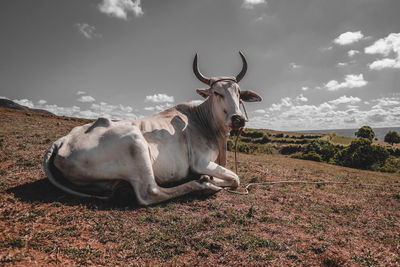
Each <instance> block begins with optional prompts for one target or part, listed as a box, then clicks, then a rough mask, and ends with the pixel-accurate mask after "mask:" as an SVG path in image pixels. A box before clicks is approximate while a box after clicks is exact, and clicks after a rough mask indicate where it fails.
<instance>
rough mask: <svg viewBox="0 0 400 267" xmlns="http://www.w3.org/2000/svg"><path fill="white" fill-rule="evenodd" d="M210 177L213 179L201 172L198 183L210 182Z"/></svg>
mask: <svg viewBox="0 0 400 267" xmlns="http://www.w3.org/2000/svg"><path fill="white" fill-rule="evenodd" d="M212 179H213V177H212V176H209V175H206V174H203V175H201V176H200V179H199V182H200V183H206V182H210V181H211V180H212Z"/></svg>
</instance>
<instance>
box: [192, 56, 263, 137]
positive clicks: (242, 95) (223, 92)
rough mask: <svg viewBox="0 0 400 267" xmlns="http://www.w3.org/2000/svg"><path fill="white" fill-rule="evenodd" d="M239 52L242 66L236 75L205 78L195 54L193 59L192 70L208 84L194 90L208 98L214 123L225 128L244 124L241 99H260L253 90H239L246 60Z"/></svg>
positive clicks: (246, 100) (248, 100)
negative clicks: (203, 87)
mask: <svg viewBox="0 0 400 267" xmlns="http://www.w3.org/2000/svg"><path fill="white" fill-rule="evenodd" d="M239 54H240V57H241V58H242V62H243V67H242V70H241V71H240V73H239V74H238V75H237V76H236V77H234V76H232V77H213V78H207V77H205V76H204V75H203V74H201V73H200V71H199V68H198V66H197V54H196V56H195V57H194V61H193V71H194V74H195V75H196V77H197V78H198V79H199V80H200V81H202V82H203V83H205V84H207V85H208V86H210V87H209V88H206V89H197V90H196V92H197V93H198V94H199V95H201V96H202V97H204V98H207V97H208V98H209V101H210V102H211V105H212V110H213V116H214V119H215V120H216V123H221V124H223V125H224V126H225V128H230V129H239V128H241V127H243V126H244V125H245V122H246V119H245V117H244V116H243V113H242V112H241V110H240V102H241V101H245V102H259V101H261V100H262V98H261V97H260V96H259V95H258V94H256V93H255V92H252V91H242V90H240V87H239V84H238V83H239V82H240V80H241V79H242V78H243V77H244V75H245V74H246V71H247V62H246V58H245V57H244V55H243V54H242V53H241V52H239Z"/></svg>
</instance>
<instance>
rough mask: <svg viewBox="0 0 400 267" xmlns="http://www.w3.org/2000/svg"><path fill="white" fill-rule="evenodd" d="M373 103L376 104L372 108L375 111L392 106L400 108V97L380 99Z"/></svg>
mask: <svg viewBox="0 0 400 267" xmlns="http://www.w3.org/2000/svg"><path fill="white" fill-rule="evenodd" d="M372 102H373V103H376V105H374V106H373V107H372V108H373V109H382V108H386V107H390V106H399V107H400V98H399V97H382V98H378V99H374V100H372Z"/></svg>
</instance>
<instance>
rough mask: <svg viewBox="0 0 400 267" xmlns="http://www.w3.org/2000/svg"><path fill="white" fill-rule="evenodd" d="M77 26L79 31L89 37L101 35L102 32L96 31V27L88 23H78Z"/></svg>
mask: <svg viewBox="0 0 400 267" xmlns="http://www.w3.org/2000/svg"><path fill="white" fill-rule="evenodd" d="M75 26H76V27H77V28H78V31H79V33H80V34H82V35H83V36H84V37H85V38H87V39H93V38H96V37H101V34H98V33H96V28H95V27H94V26H91V25H89V24H87V23H76V24H75Z"/></svg>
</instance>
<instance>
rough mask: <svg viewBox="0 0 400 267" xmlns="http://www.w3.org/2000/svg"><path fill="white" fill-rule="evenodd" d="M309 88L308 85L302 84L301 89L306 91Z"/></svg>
mask: <svg viewBox="0 0 400 267" xmlns="http://www.w3.org/2000/svg"><path fill="white" fill-rule="evenodd" d="M309 89H310V88H309V87H308V86H303V87H301V90H302V91H308V90H309Z"/></svg>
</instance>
